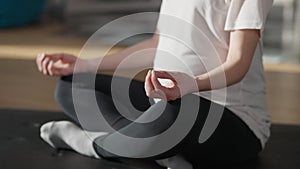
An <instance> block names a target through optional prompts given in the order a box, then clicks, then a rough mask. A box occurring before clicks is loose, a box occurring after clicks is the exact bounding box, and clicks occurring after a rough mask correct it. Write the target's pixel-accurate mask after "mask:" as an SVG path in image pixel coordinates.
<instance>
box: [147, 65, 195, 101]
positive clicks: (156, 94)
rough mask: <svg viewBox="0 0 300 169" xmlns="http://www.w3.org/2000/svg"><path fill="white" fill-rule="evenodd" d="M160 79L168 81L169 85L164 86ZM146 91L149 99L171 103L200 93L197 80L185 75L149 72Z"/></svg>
mask: <svg viewBox="0 0 300 169" xmlns="http://www.w3.org/2000/svg"><path fill="white" fill-rule="evenodd" d="M159 78H160V79H167V80H168V81H169V83H168V84H167V85H165V86H163V85H161V83H160V82H159V80H158V79H159ZM145 90H146V94H147V96H148V97H152V98H159V99H163V100H166V101H171V100H176V99H178V98H181V97H182V96H184V95H186V94H188V93H192V92H196V91H198V86H197V83H196V80H195V78H194V77H191V76H189V75H187V74H185V73H181V72H166V71H154V70H149V71H148V74H147V76H146V79H145Z"/></svg>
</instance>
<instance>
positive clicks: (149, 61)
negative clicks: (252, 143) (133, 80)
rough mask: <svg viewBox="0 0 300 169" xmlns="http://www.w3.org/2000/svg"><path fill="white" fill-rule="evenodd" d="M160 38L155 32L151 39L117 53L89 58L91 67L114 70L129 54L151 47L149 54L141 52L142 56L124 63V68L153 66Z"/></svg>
mask: <svg viewBox="0 0 300 169" xmlns="http://www.w3.org/2000/svg"><path fill="white" fill-rule="evenodd" d="M158 40H159V35H158V34H154V35H153V37H152V38H151V39H148V40H145V41H142V42H140V43H138V44H136V45H133V46H130V47H128V48H125V49H124V50H122V51H120V52H117V53H115V54H111V55H106V56H104V57H101V58H96V59H91V60H89V65H90V68H91V69H92V70H95V69H98V70H99V71H110V70H114V69H116V68H117V67H118V65H119V64H120V63H121V62H122V61H123V60H124V59H125V58H126V57H128V56H129V55H131V54H134V53H135V52H141V51H143V50H147V49H151V50H150V52H149V51H148V53H147V55H144V54H142V52H141V56H140V57H135V58H134V59H131V60H130V63H128V64H122V69H134V68H144V67H152V66H153V60H154V57H155V53H156V48H157V44H158ZM100 59H101V64H100V66H99V67H98V64H99V63H100Z"/></svg>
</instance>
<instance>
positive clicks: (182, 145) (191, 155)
mask: <svg viewBox="0 0 300 169" xmlns="http://www.w3.org/2000/svg"><path fill="white" fill-rule="evenodd" d="M77 75H78V76H81V77H82V78H83V79H84V78H85V77H89V76H93V75H92V74H88V73H81V74H77ZM111 81H112V77H111V76H108V75H101V74H97V75H96V80H95V89H92V88H91V84H90V83H89V82H87V81H85V80H83V81H81V82H75V83H74V84H73V87H75V90H81V92H83V93H90V92H94V91H95V90H96V91H95V94H96V100H97V104H98V106H99V108H100V109H101V112H102V114H103V116H104V117H105V119H106V121H107V122H108V123H109V125H110V126H111V127H112V128H114V129H115V130H117V131H118V132H120V133H122V134H125V135H127V136H130V137H134V138H147V137H151V136H155V135H157V134H160V133H162V132H164V131H166V130H167V129H168V128H169V127H170V126H171V125H172V124H173V123H174V121H175V120H176V118H177V116H178V113H179V110H180V103H181V99H187V100H188V99H195V98H196V97H199V96H196V95H192V94H190V95H186V96H184V97H183V98H181V99H177V100H175V101H170V102H164V101H160V102H157V103H155V104H153V103H152V104H151V99H149V98H148V97H147V96H146V94H145V90H144V83H143V82H140V81H136V80H130V79H127V78H122V77H117V81H118V84H119V85H120V88H119V90H120V91H121V90H123V89H122V86H123V85H122V83H124V84H125V83H130V87H129V98H130V102H131V104H132V105H133V106H134V108H135V109H136V110H139V111H141V112H144V113H149V114H152V113H155V110H157V109H159V108H160V107H161V106H163V105H165V106H166V107H165V109H164V111H163V112H162V114H161V115H160V116H159V117H158V118H157V119H156V120H154V121H152V122H149V123H138V122H134V121H132V120H129V119H127V118H124V117H123V116H122V115H121V114H120V113H119V111H118V110H119V109H117V108H116V106H115V104H114V102H113V99H112V96H111ZM117 90H118V89H117ZM117 93H118V92H117ZM55 96H56V100H57V102H58V104H59V106H60V107H61V109H62V110H63V111H64V112H65V114H66V115H68V116H69V117H70V118H72V119H73V120H74V121H75V122H76V123H77V124H79V120H78V119H77V116H76V113H75V110H74V103H73V100H72V75H70V76H64V77H62V78H61V79H60V80H59V82H58V85H57V88H56V94H55ZM116 98H117V99H118V101H119V102H120V103H121V104H122V102H126V101H128V98H127V100H126V97H124V95H122V94H121V92H120V96H117V97H116ZM78 99H79V100H78ZM78 99H77V103H76V104H77V105H79V106H81V105H82V106H83V107H84V106H85V107H88V106H89V101H88V100H86V99H84V98H82V100H80V97H79V98H78ZM197 99H199V98H197ZM212 104H213V105H214V106H221V105H218V104H216V103H213V102H211V101H209V100H207V99H204V98H201V97H200V107H199V110H198V115H197V118H196V121H195V123H194V125H193V127H192V129H191V130H190V131H189V133H188V134H187V136H186V137H185V138H184V139H183V140H182V141H180V142H179V143H178V144H177V145H176V146H174V147H173V148H172V149H170V150H167V151H165V152H162V153H160V154H158V155H155V156H151V157H148V158H146V159H149V160H158V159H164V158H168V157H171V156H174V155H176V154H181V155H183V156H184V157H185V158H186V159H187V160H188V161H190V162H191V163H192V164H193V165H194V166H195V168H198V167H199V168H200V167H202V166H203V165H210V164H213V165H216V164H217V165H219V164H220V165H224V164H229V165H232V164H242V163H244V162H246V161H248V160H250V159H253V158H255V157H256V156H257V154H258V153H259V152H260V151H261V150H262V148H261V145H260V142H259V140H258V138H257V137H256V136H255V135H254V134H253V132H252V131H251V130H250V129H249V128H248V126H247V125H246V124H245V123H244V122H243V121H242V120H241V119H239V118H238V117H237V116H236V115H234V114H233V113H232V112H231V111H230V110H229V109H227V108H224V109H223V111H224V112H223V116H222V118H221V121H220V123H219V125H218V127H217V129H216V130H215V132H214V133H213V134H212V136H211V137H210V138H209V139H208V140H207V141H206V142H204V143H202V144H200V143H199V142H198V138H199V134H200V132H201V130H202V128H203V126H204V123H205V121H206V118H207V115H208V112H209V108H210V106H211V105H212ZM133 111H134V110H133ZM87 116H89V112H87ZM91 120H93V118H91ZM88 130H91V131H101V129H99V128H97V127H93V126H92V127H91V128H90V129H88ZM112 134H113V133H110V134H108V135H106V136H102V137H98V138H96V139H95V140H94V148H95V150H96V152H97V154H99V156H101V157H103V158H107V159H116V158H121V157H120V156H118V155H115V154H112V153H110V152H108V151H106V150H104V149H103V148H101V146H98V145H101V144H102V143H103V142H105V141H107V140H109V139H110V136H111V135H112ZM124 148H125V149H126V147H124Z"/></svg>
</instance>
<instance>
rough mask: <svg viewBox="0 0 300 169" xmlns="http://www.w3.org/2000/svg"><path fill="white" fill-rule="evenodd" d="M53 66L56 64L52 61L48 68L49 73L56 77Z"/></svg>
mask: <svg viewBox="0 0 300 169" xmlns="http://www.w3.org/2000/svg"><path fill="white" fill-rule="evenodd" d="M53 64H54V62H53V61H52V60H50V61H49V64H48V66H47V71H48V74H49V75H50V76H53V75H54V69H53Z"/></svg>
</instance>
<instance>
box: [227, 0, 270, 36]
mask: <svg viewBox="0 0 300 169" xmlns="http://www.w3.org/2000/svg"><path fill="white" fill-rule="evenodd" d="M272 5H273V0H231V2H230V6H229V10H228V13H227V17H226V22H225V27H224V30H225V31H230V30H238V29H259V30H261V31H262V30H263V28H264V25H265V21H266V18H267V15H268V13H269V11H270V9H271V7H272Z"/></svg>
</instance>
